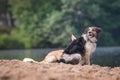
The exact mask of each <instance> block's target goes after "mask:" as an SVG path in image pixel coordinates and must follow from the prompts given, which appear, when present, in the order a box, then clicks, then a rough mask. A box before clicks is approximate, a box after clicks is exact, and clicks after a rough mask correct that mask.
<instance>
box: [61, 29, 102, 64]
mask: <svg viewBox="0 0 120 80" xmlns="http://www.w3.org/2000/svg"><path fill="white" fill-rule="evenodd" d="M100 31H101V29H100V28H98V27H88V28H86V29H85V31H84V33H83V34H82V35H81V36H80V37H79V38H77V39H75V40H74V41H72V42H71V43H70V44H69V45H68V46H67V48H66V49H65V50H64V52H63V54H62V56H61V59H60V62H64V63H68V64H81V65H83V64H87V65H89V64H90V55H91V54H92V53H93V52H94V51H95V49H96V42H97V39H98V35H99V32H100Z"/></svg>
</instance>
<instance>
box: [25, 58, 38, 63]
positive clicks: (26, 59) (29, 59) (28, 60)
mask: <svg viewBox="0 0 120 80" xmlns="http://www.w3.org/2000/svg"><path fill="white" fill-rule="evenodd" d="M23 62H37V61H35V60H33V59H32V58H24V59H23Z"/></svg>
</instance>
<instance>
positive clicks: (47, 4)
mask: <svg viewBox="0 0 120 80" xmlns="http://www.w3.org/2000/svg"><path fill="white" fill-rule="evenodd" d="M119 9H120V0H0V49H11V48H17V49H20V48H60V47H65V46H66V45H67V44H68V43H69V41H70V37H71V34H72V33H73V34H75V35H76V36H79V35H80V34H81V33H82V31H83V29H84V28H85V27H88V26H98V27H101V28H102V29H103V31H102V33H101V36H100V38H99V41H98V46H120V37H119V34H120V22H119V21H120V10H119Z"/></svg>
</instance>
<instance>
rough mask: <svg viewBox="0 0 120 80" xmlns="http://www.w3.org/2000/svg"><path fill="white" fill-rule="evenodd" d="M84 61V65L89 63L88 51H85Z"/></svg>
mask: <svg viewBox="0 0 120 80" xmlns="http://www.w3.org/2000/svg"><path fill="white" fill-rule="evenodd" d="M84 61H85V64H86V65H90V55H89V53H85V56H84Z"/></svg>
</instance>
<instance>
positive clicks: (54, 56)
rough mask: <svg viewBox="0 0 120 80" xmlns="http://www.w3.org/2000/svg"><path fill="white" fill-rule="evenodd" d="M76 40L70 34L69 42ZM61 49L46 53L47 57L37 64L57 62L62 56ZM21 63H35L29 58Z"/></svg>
mask: <svg viewBox="0 0 120 80" xmlns="http://www.w3.org/2000/svg"><path fill="white" fill-rule="evenodd" d="M75 39H76V37H75V36H74V35H73V34H72V35H71V41H74V40H75ZM63 51H64V50H63V49H61V50H55V51H51V52H49V53H48V55H47V56H46V57H45V58H44V59H43V60H42V61H40V62H39V63H44V64H48V63H55V62H59V61H60V58H61V55H62V54H63ZM23 62H37V61H35V60H33V59H31V58H24V59H23Z"/></svg>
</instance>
